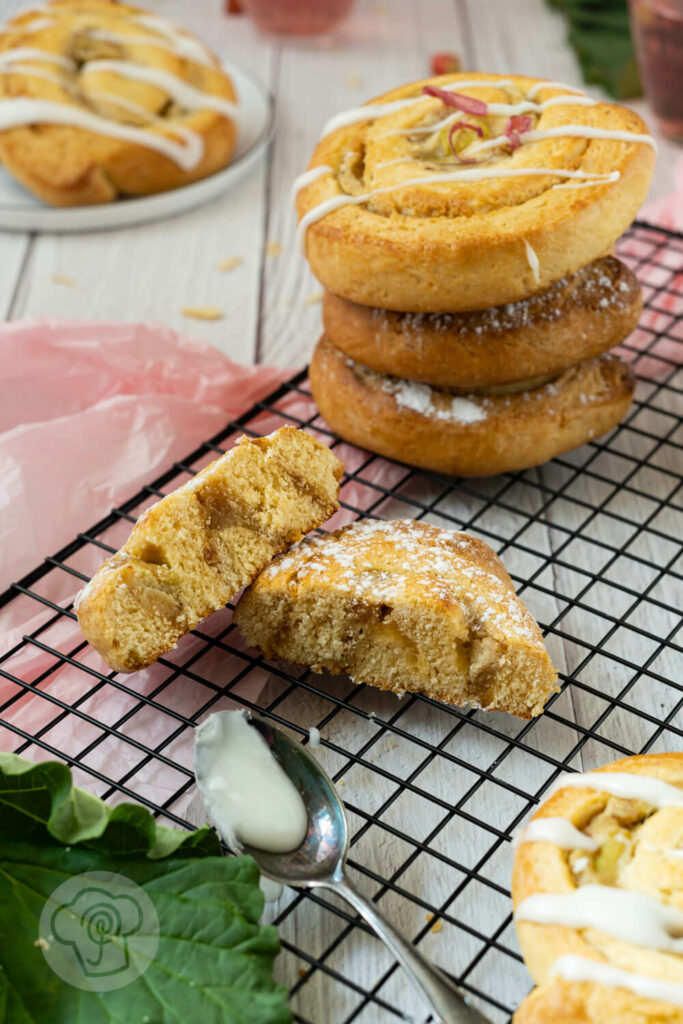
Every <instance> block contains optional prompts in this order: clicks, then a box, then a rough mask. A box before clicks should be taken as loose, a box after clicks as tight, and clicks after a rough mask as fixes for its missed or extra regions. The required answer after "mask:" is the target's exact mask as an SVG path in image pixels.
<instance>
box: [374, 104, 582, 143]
mask: <svg viewBox="0 0 683 1024" xmlns="http://www.w3.org/2000/svg"><path fill="white" fill-rule="evenodd" d="M598 103H599V100H592V99H590V97H589V96H553V97H551V98H550V99H548V100H544V101H543V103H530V102H528V101H527V100H520V102H519V103H487V104H486V112H487V114H542V113H543V111H544V110H547V109H548V108H549V107H566V106H570V105H571V106H573V107H594V106H596V105H597V104H598ZM467 116H468V115H467V114H466V113H465V112H464V111H462V110H457V111H456V112H455V113H454V114H449V115H448V116H447V117H444V118H443V119H442V120H441V121H434V122H433V123H432V124H423V125H416V126H415V127H414V128H395V129H394V130H393V131H391V132H387V133H386V135H383V136H382V138H386V137H388V136H389V135H429V134H431V133H432V132H438V131H439V130H440V129H441V128H447V127H448V125H449V124H453V122H455V121H462V120H463V119H466V118H467ZM501 137H502V139H503V140H504V141H505V142H507V141H508V139H507V136H505V135H503V136H501Z"/></svg>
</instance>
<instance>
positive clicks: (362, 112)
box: [320, 78, 515, 139]
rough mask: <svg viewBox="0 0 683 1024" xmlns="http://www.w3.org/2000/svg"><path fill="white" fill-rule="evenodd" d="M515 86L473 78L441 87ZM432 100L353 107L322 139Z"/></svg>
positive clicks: (456, 89)
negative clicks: (360, 122) (341, 130)
mask: <svg viewBox="0 0 683 1024" xmlns="http://www.w3.org/2000/svg"><path fill="white" fill-rule="evenodd" d="M514 84H515V83H514V82H510V81H508V80H507V79H495V78H484V79H481V78H478V79H474V78H473V79H472V80H471V81H464V82H450V83H449V84H448V85H442V86H440V88H441V89H445V90H446V91H447V92H460V90H461V89H476V88H478V87H480V88H483V87H484V86H488V85H493V86H495V87H497V88H504V87H505V86H514ZM430 99H434V97H433V96H430V95H429V94H428V93H421V94H420V95H419V96H411V97H410V98H409V99H405V100H389V102H388V103H366V104H364V105H363V106H362V107H351V109H350V110H342V111H341V112H340V113H339V114H335V115H334V117H331V118H330V119H329V121H326V122H325V124H324V126H323V130H322V132H321V133H320V138H321V139H323V138H324V137H325V136H326V135H329V134H330V133H331V132H334V131H336V130H337V128H347V127H348V126H349V125H350V124H356V123H357V122H358V121H374V120H376V119H377V118H378V117H387V116H388V115H390V114H396V113H398V111H399V110H405V108H406V107H413V106H415V104H416V103H423V102H424V101H425V100H430ZM461 116H462V115H461Z"/></svg>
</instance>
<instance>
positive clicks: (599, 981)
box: [550, 953, 683, 1007]
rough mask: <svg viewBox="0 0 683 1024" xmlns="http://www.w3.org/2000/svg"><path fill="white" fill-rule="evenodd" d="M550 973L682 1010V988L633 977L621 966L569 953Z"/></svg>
mask: <svg viewBox="0 0 683 1024" xmlns="http://www.w3.org/2000/svg"><path fill="white" fill-rule="evenodd" d="M550 973H551V974H552V975H554V976H556V977H559V978H564V979H565V980H566V981H579V982H580V981H592V982H594V983H595V984H596V985H604V986H605V987H606V988H625V989H627V990H628V991H629V992H633V993H634V995H637V996H642V997H643V998H644V999H656V1000H658V1001H660V1002H663V1003H670V1004H671V1005H672V1006H681V1007H683V985H678V984H676V982H672V981H663V980H662V979H661V978H650V977H647V975H645V974H633V973H632V972H631V971H624V970H622V969H621V968H620V967H612V965H611V964H606V963H601V962H600V961H598V960H589V959H588V958H587V957H583V956H576V954H574V953H568V954H567V955H566V956H561V957H559V959H557V960H556V961H555V963H554V964H553V965H552V967H551V969H550Z"/></svg>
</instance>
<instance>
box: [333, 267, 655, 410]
mask: <svg viewBox="0 0 683 1024" xmlns="http://www.w3.org/2000/svg"><path fill="white" fill-rule="evenodd" d="M641 308H642V294H641V290H640V285H639V284H638V281H637V279H636V277H635V275H634V274H633V273H632V271H630V270H629V269H628V267H626V266H625V265H624V264H623V263H621V262H620V261H619V260H617V259H615V258H614V257H613V256H605V257H603V258H602V259H600V260H596V261H595V262H594V263H591V264H589V266H587V267H583V268H582V269H581V270H579V271H577V272H576V273H575V274H572V275H570V276H569V277H567V278H564V279H563V280H561V281H556V282H555V283H554V284H552V285H550V287H549V288H547V289H545V291H543V292H537V293H536V294H535V295H532V296H531V297H530V298H528V299H523V300H521V301H520V302H517V303H511V304H508V305H506V306H496V307H493V308H491V309H486V310H482V311H480V312H470V313H441V314H429V313H395V312H392V311H390V310H386V309H372V308H371V307H370V306H360V305H358V304H357V303H355V302H348V301H347V300H346V299H342V298H340V297H339V296H338V295H333V294H332V293H331V292H325V295H324V297H323V326H324V329H325V334H326V335H327V337H328V338H329V339H330V341H331V342H332V344H333V345H335V346H336V347H337V348H339V349H341V350H342V352H345V353H346V355H348V356H351V358H352V359H354V360H355V361H356V362H358V363H362V364H363V365H365V366H369V367H370V368H371V369H373V370H377V371H378V372H379V373H388V374H391V375H392V376H395V377H407V378H408V379H409V380H418V381H424V382H425V383H427V384H435V385H437V386H439V385H440V386H442V387H455V388H467V389H468V390H470V389H471V388H477V387H488V386H489V385H492V384H506V383H510V382H512V381H519V380H529V379H530V378H533V377H542V376H545V375H547V374H556V373H559V372H560V371H562V370H565V369H566V368H567V367H569V366H573V365H574V364H575V363H579V362H581V360H583V359H592V358H594V357H595V356H598V355H600V354H601V353H602V352H605V351H606V350H607V349H608V348H611V347H612V346H613V345H617V344H618V343H619V342H620V341H622V339H623V338H625V337H626V336H627V335H628V334H630V333H631V331H633V330H634V329H635V328H636V326H637V324H638V318H639V316H640V311H641Z"/></svg>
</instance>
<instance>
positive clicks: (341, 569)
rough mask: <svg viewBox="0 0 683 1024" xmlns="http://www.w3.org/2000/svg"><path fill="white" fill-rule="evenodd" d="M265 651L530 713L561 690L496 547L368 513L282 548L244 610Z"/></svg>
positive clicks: (250, 635) (242, 620)
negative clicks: (369, 516) (367, 516)
mask: <svg viewBox="0 0 683 1024" xmlns="http://www.w3.org/2000/svg"><path fill="white" fill-rule="evenodd" d="M235 621H236V622H237V623H238V624H239V626H240V628H241V629H242V631H243V633H244V635H245V636H246V638H247V640H248V642H249V643H250V644H252V645H253V646H256V647H260V648H261V650H262V651H263V652H264V653H265V654H266V656H268V657H271V658H279V659H283V660H285V661H289V662H293V663H295V664H303V665H309V666H311V667H313V668H314V669H315V670H316V671H321V670H322V669H328V670H329V671H331V672H335V673H348V674H349V675H351V676H352V678H353V679H354V680H356V681H357V682H364V683H369V684H370V685H372V686H377V687H379V688H380V689H383V690H393V691H395V692H397V693H402V692H404V691H414V692H420V693H424V694H427V695H428V696H429V697H432V698H433V699H435V700H439V701H444V702H446V703H451V704H460V705H464V704H470V705H474V706H476V707H480V708H484V709H496V710H500V711H508V712H510V713H512V714H514V715H518V716H519V717H520V718H531V717H533V716H534V715H538V714H540V713H541V711H542V710H543V706H544V704H545V702H546V701H547V699H548V697H549V696H550V694H551V693H552V692H553V690H554V689H556V682H557V675H556V672H555V670H554V668H553V666H552V664H551V661H550V658H549V656H548V653H547V651H546V649H545V646H544V643H543V638H542V635H541V631H540V630H539V628H538V626H537V624H536V622H535V621H534V619H533V617H532V616H531V614H530V613H529V612H528V611H527V609H526V608H525V607H524V605H523V604H522V602H521V601H520V600H519V598H518V597H517V595H516V593H515V589H514V586H513V584H512V581H511V580H510V577H509V576H508V574H507V572H506V571H505V569H504V567H503V565H502V563H501V562H500V560H499V559H498V557H497V556H496V555H495V554H494V552H493V551H492V550H491V548H489V547H488V545H486V544H484V542H483V541H480V540H478V539H477V538H476V537H472V536H469V535H468V534H464V533H451V532H450V531H448V530H442V529H439V528H438V527H436V526H431V525H429V524H427V523H422V522H418V521H415V520H405V521H392V522H387V521H380V520H362V521H360V522H357V523H353V524H351V525H350V526H347V527H344V528H343V529H342V530H338V531H337V532H335V533H331V534H327V535H323V536H315V537H312V538H308V539H307V540H305V541H304V542H302V543H301V544H299V545H297V546H296V547H295V548H293V549H292V550H291V551H289V552H287V553H286V554H285V555H283V556H282V557H280V558H277V559H276V560H275V561H274V562H273V563H272V565H270V566H268V568H267V569H266V570H265V571H264V572H262V573H261V575H260V576H259V577H258V578H257V579H256V580H255V581H254V583H253V584H252V585H251V586H250V587H249V588H248V589H247V590H246V591H245V593H244V594H243V596H242V598H241V599H240V601H239V603H238V605H237V608H236V610H235Z"/></svg>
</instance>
